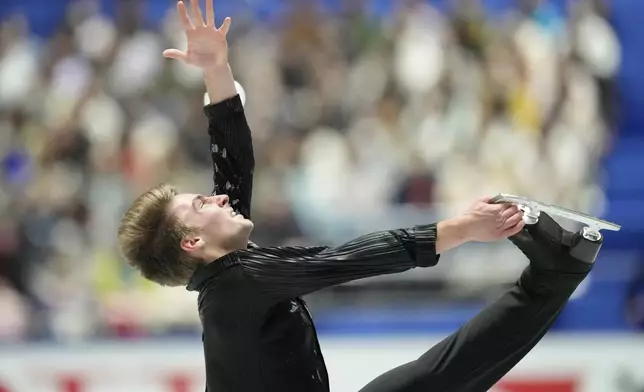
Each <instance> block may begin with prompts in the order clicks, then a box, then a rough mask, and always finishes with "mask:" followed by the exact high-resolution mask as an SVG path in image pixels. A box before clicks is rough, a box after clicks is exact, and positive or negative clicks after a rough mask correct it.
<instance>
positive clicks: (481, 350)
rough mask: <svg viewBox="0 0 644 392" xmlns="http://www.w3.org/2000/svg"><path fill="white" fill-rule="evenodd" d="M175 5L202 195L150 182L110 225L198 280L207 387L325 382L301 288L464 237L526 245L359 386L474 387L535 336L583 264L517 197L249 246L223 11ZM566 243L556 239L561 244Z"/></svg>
mask: <svg viewBox="0 0 644 392" xmlns="http://www.w3.org/2000/svg"><path fill="white" fill-rule="evenodd" d="M191 1H192V4H191V5H192V7H191V8H192V18H190V17H189V16H188V12H187V10H186V7H185V5H184V4H183V3H182V2H179V3H178V6H177V8H178V12H179V16H180V17H181V21H182V23H183V26H184V29H185V31H186V34H187V37H188V49H187V51H186V52H182V51H178V50H174V49H172V50H167V51H165V52H164V56H165V57H168V58H173V59H179V60H181V61H185V62H187V63H188V64H191V65H193V66H197V67H200V68H201V69H202V70H203V74H204V77H205V81H206V86H207V91H208V94H209V96H210V100H211V102H212V104H211V105H208V106H207V107H206V108H205V113H206V115H207V116H208V118H209V121H210V122H209V130H208V131H209V134H210V136H211V145H210V149H211V152H212V157H213V165H214V182H215V190H214V193H213V196H203V195H195V194H179V193H177V192H175V191H174V189H173V188H171V187H169V186H165V185H163V186H159V187H157V188H154V189H152V190H150V191H148V192H146V193H145V194H143V195H142V196H140V197H139V198H137V200H136V201H135V202H134V203H133V205H132V206H131V207H130V209H129V210H128V211H127V213H126V214H125V217H124V218H123V221H122V224H121V227H120V229H119V242H120V245H121V248H122V251H123V254H124V256H125V257H126V258H127V259H128V261H129V262H130V264H132V265H133V266H135V267H136V268H138V269H139V270H140V271H141V273H142V274H143V275H144V276H145V277H146V278H148V279H150V280H152V281H155V282H157V283H160V284H163V285H187V287H188V289H189V290H196V291H199V300H198V304H199V313H200V316H201V320H202V325H203V344H204V352H205V362H206V374H207V377H206V382H207V389H206V390H207V391H210V392H233V391H235V392H251V391H252V392H259V391H267V392H286V391H288V392H290V391H293V392H300V391H301V392H318V391H319V392H326V391H329V388H330V387H329V380H328V376H327V371H326V366H325V363H324V359H323V357H322V353H321V350H320V346H319V343H318V339H317V335H316V332H315V327H314V324H313V321H312V319H311V316H310V314H309V313H308V311H307V309H306V305H305V303H304V301H302V299H301V298H300V297H301V296H303V295H305V294H308V293H311V292H313V291H316V290H320V289H323V288H325V287H329V286H332V285H337V284H341V283H344V282H348V281H351V280H355V279H361V278H365V277H370V276H376V275H382V274H390V273H396V272H402V271H406V270H408V269H411V268H414V267H429V266H433V265H435V264H436V263H437V262H438V259H439V254H440V253H443V252H445V251H447V250H449V249H452V248H454V247H456V246H459V245H460V244H463V243H465V242H468V241H479V242H490V241H495V240H499V239H502V238H508V237H510V238H511V240H512V242H513V243H514V244H515V245H516V246H518V248H519V249H520V250H521V251H522V252H523V253H524V254H525V255H526V256H527V257H528V259H529V261H530V264H529V265H528V266H527V267H526V269H525V270H524V272H523V274H522V275H521V277H520V278H519V280H518V282H517V283H516V285H515V286H514V287H513V288H512V289H510V290H509V291H508V292H507V293H506V294H504V295H503V296H502V297H501V298H500V299H499V300H497V301H496V302H494V303H493V304H492V305H490V306H488V307H487V308H486V309H485V310H483V311H482V312H481V313H480V314H479V315H478V316H476V317H475V318H474V319H472V320H471V321H470V322H469V323H467V324H466V325H464V326H463V327H462V328H461V329H459V330H458V331H457V332H456V333H454V334H453V335H451V336H449V337H448V338H446V339H445V340H443V341H442V342H441V343H439V344H438V345H436V346H435V347H433V348H431V349H430V350H429V351H428V352H427V353H425V354H424V355H422V356H421V357H420V358H418V359H417V360H415V361H413V362H410V363H407V364H405V365H402V366H400V367H398V368H395V369H393V370H391V371H389V372H387V373H385V374H383V375H382V376H380V377H378V378H377V379H376V380H374V381H372V382H371V383H370V384H368V385H367V386H366V387H365V388H364V389H363V390H362V392H411V391H425V392H426V391H441V392H444V391H486V390H487V389H489V388H490V387H491V386H492V385H494V383H496V382H497V381H498V380H499V379H500V378H501V377H502V376H503V375H505V374H506V373H507V372H508V371H509V370H510V369H511V368H512V367H513V366H514V365H515V364H516V363H518V362H519V361H520V360H521V358H523V357H524V356H525V354H527V353H528V352H529V351H530V349H531V348H532V347H534V345H535V344H536V343H537V342H538V341H539V340H540V339H541V337H542V336H543V335H544V334H545V333H546V331H547V330H548V328H549V327H550V326H551V325H552V323H553V322H554V320H555V318H556V317H557V315H558V314H559V312H560V310H561V309H562V308H563V306H564V305H565V303H566V302H567V300H568V298H569V296H570V295H571V294H572V293H573V291H574V290H575V288H576V287H577V285H578V284H579V283H580V282H581V281H582V280H583V279H584V278H585V276H586V275H587V274H588V272H589V271H590V269H591V266H592V264H591V263H585V262H582V261H580V260H577V259H574V258H573V257H571V256H569V253H568V249H569V246H570V244H571V243H574V242H575V241H576V240H577V238H578V236H577V235H576V234H572V233H569V232H565V231H563V230H562V229H561V227H559V226H558V225H557V224H556V223H555V222H554V221H553V220H552V219H550V218H549V217H548V216H547V215H545V214H542V217H541V220H540V222H539V223H538V224H537V225H533V226H530V227H526V228H524V223H523V220H522V213H521V212H520V211H519V210H518V209H517V207H516V206H513V205H508V204H490V203H488V202H487V200H479V201H477V202H476V203H474V204H473V205H472V207H470V208H469V209H468V210H467V211H466V212H465V213H464V214H463V215H461V216H458V217H455V218H452V219H447V220H445V221H441V222H438V223H435V224H429V225H422V226H417V227H415V228H411V229H398V230H389V231H382V232H376V233H371V234H368V235H365V236H363V237H360V238H357V239H354V240H352V241H349V242H347V243H346V244H344V245H341V246H338V247H324V246H319V247H265V248H261V247H257V246H256V245H254V244H252V243H249V235H250V232H251V230H252V228H253V224H252V222H251V221H250V220H249V218H250V201H251V190H252V177H253V168H254V158H253V147H252V140H251V133H250V129H249V127H248V124H247V122H246V118H245V115H244V110H243V107H242V105H241V101H240V99H239V96H238V95H237V94H236V91H235V87H234V79H233V76H232V74H231V70H230V67H229V66H228V60H227V43H226V33H227V32H228V29H229V27H230V23H231V22H230V19H229V18H227V19H226V20H225V21H224V23H223V25H222V27H221V28H219V29H216V28H215V25H214V12H213V5H212V3H211V0H207V1H208V2H207V5H206V21H204V20H203V17H202V14H201V11H200V9H199V5H198V3H197V0H191ZM564 243H565V244H567V245H564Z"/></svg>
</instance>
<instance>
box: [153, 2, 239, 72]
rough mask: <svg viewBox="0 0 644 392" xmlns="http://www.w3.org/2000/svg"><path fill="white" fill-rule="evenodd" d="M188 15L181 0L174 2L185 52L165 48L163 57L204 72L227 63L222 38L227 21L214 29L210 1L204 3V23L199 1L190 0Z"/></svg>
mask: <svg viewBox="0 0 644 392" xmlns="http://www.w3.org/2000/svg"><path fill="white" fill-rule="evenodd" d="M190 10H191V13H190V15H189V14H188V9H187V7H186V5H185V3H184V2H183V1H179V2H178V3H177V12H178V14H179V19H180V20H181V25H182V26H183V29H184V31H185V33H186V38H187V39H188V48H187V50H186V51H181V50H179V49H167V50H164V51H163V57H165V58H170V59H176V60H181V61H183V62H185V63H187V64H190V65H194V66H196V67H199V68H202V69H206V68H211V67H217V66H222V65H226V64H227V63H228V43H227V41H226V35H227V34H228V30H229V29H230V24H231V19H230V18H226V19H225V20H224V22H223V23H222V25H221V26H220V27H219V28H216V27H215V11H214V9H213V0H206V20H205V21H204V18H203V14H202V13H201V8H200V7H199V0H190Z"/></svg>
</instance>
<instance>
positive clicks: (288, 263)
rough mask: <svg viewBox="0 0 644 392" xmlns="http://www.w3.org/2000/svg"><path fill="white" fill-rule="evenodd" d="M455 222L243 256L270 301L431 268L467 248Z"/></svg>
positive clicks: (255, 250)
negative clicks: (455, 249) (450, 252)
mask: <svg viewBox="0 0 644 392" xmlns="http://www.w3.org/2000/svg"><path fill="white" fill-rule="evenodd" d="M465 241H466V238H465V237H464V236H463V230H461V226H460V221H459V220H456V219H454V220H446V221H443V222H440V223H438V224H430V225H423V226H416V227H414V228H412V229H398V230H387V231H379V232H374V233H371V234H367V235H364V236H362V237H359V238H356V239H354V240H352V241H349V242H347V243H345V244H343V245H340V246H336V247H322V246H321V247H310V248H307V247H274V248H260V249H254V250H253V251H249V252H246V253H244V254H243V255H242V256H241V260H242V264H243V266H244V270H245V271H246V273H247V274H249V275H251V276H252V277H253V278H254V280H255V281H256V282H258V284H259V286H260V288H261V290H262V291H263V292H264V293H265V294H266V295H267V297H268V298H270V299H271V300H272V301H279V300H282V299H287V298H294V297H298V296H302V295H305V294H308V293H311V292H313V291H317V290H320V289H323V288H326V287H330V286H334V285H338V284H341V283H346V282H349V281H352V280H357V279H362V278H367V277H372V276H378V275H385V274H392V273H397V272H403V271H406V270H409V269H411V268H414V267H430V266H434V265H436V263H437V262H438V259H439V255H438V253H437V252H445V251H447V250H449V249H450V248H453V247H456V246H458V245H460V244H461V243H463V242H465Z"/></svg>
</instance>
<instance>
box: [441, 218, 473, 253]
mask: <svg viewBox="0 0 644 392" xmlns="http://www.w3.org/2000/svg"><path fill="white" fill-rule="evenodd" d="M467 225H468V222H467V221H466V220H465V219H462V218H461V217H456V218H450V219H446V220H443V221H440V222H438V224H437V225H436V253H438V254H441V253H444V252H446V251H448V250H450V249H454V248H456V247H458V246H460V245H463V244H464V243H466V242H469V241H471V239H470V238H468V234H467V233H468V232H469V230H468V229H467Z"/></svg>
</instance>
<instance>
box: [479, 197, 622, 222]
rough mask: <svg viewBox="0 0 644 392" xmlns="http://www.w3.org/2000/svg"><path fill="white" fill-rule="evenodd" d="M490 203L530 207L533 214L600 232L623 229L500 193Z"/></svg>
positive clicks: (539, 202)
mask: <svg viewBox="0 0 644 392" xmlns="http://www.w3.org/2000/svg"><path fill="white" fill-rule="evenodd" d="M490 203H494V204H497V203H512V204H516V205H518V206H525V207H528V208H529V210H530V211H532V212H537V213H538V212H540V211H543V212H545V213H546V214H548V215H550V216H558V217H561V218H565V219H570V220H573V221H576V222H579V223H582V224H584V225H586V226H587V227H589V228H591V229H593V230H595V231H599V230H610V231H619V230H620V229H621V228H622V227H621V226H620V225H618V224H615V223H612V222H608V221H605V220H603V219H599V218H596V217H594V216H591V215H587V214H584V213H582V212H579V211H574V210H571V209H569V208H564V207H560V206H555V205H552V204H548V203H544V202H541V201H538V200H533V199H529V198H527V197H522V196H515V195H509V194H505V193H500V194H498V195H496V196H494V197H493V198H492V199H491V200H490Z"/></svg>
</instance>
